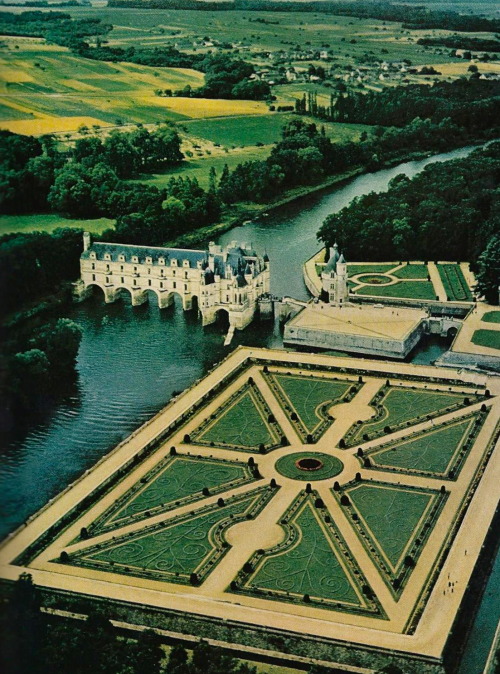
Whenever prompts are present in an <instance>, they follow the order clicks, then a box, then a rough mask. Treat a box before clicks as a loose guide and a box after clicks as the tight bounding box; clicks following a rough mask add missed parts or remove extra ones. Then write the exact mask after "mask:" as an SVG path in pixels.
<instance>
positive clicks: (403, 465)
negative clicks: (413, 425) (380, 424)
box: [366, 412, 487, 480]
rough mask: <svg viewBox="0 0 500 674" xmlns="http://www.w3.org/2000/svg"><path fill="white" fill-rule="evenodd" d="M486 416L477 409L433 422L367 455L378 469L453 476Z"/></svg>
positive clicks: (450, 477)
mask: <svg viewBox="0 0 500 674" xmlns="http://www.w3.org/2000/svg"><path fill="white" fill-rule="evenodd" d="M486 416H487V413H486V412H477V413H476V414H473V415H471V416H468V417H466V418H465V419H459V420H458V421H457V420H454V421H451V422H447V423H443V424H440V425H435V427H434V428H431V429H430V430H425V431H421V432H420V433H416V434H415V437H414V438H413V439H410V440H402V441H401V440H400V441H393V442H389V443H385V444H384V445H382V446H379V447H377V448H376V449H373V450H371V451H368V452H366V455H367V456H369V457H370V463H371V465H372V467H373V468H375V469H377V470H380V469H382V470H394V471H399V472H407V473H412V474H415V475H429V476H432V477H436V478H442V479H448V480H455V479H456V478H457V477H458V475H459V473H460V470H461V468H462V466H463V463H464V461H465V459H466V458H467V454H468V449H469V448H470V447H471V446H472V444H473V442H474V440H475V438H476V437H477V434H478V433H479V431H480V430H481V428H482V426H483V423H484V420H485V419H486Z"/></svg>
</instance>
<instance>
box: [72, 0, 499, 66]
mask: <svg viewBox="0 0 500 674" xmlns="http://www.w3.org/2000/svg"><path fill="white" fill-rule="evenodd" d="M66 11H68V12H70V13H71V14H72V15H73V16H74V17H88V16H98V17H100V18H102V20H103V21H105V22H109V23H111V24H113V25H114V26H115V28H114V30H113V31H112V32H111V33H110V35H109V42H110V44H111V45H113V46H122V47H130V46H137V45H139V44H140V45H144V46H151V47H154V46H165V45H177V46H178V48H179V49H181V50H183V51H196V52H201V53H203V52H206V51H209V49H210V48H209V47H204V46H203V44H202V42H203V38H204V37H209V38H210V39H212V40H214V39H215V40H219V41H221V42H230V43H233V44H235V45H237V48H238V49H239V50H240V53H242V54H243V55H244V56H245V57H248V56H250V57H251V58H252V60H255V61H256V62H260V63H261V64H262V65H265V63H266V61H265V58H264V57H263V56H262V52H265V51H276V50H280V49H287V47H288V46H289V45H292V46H293V45H296V44H301V45H306V46H309V45H310V46H311V48H313V49H314V48H316V49H320V48H321V47H322V45H324V44H329V45H330V47H331V49H332V50H333V51H334V52H335V55H336V62H337V63H338V64H339V65H345V64H347V63H356V62H358V61H359V59H360V57H361V56H363V55H364V54H365V53H366V52H368V53H370V52H373V54H374V55H375V56H376V57H379V58H382V59H383V58H385V59H386V60H388V61H391V60H402V59H404V58H408V59H410V60H411V61H412V63H413V64H415V65H427V64H434V63H447V62H450V63H451V62H454V61H456V60H454V59H451V58H448V52H449V50H446V49H443V50H441V49H424V48H423V47H422V46H420V45H417V44H416V43H417V40H418V39H419V38H420V37H423V36H426V35H429V34H432V33H434V32H437V31H429V30H412V31H409V30H405V29H403V28H402V26H401V24H400V23H395V22H385V23H384V22H383V21H378V20H375V19H357V18H351V17H344V16H328V15H326V14H314V13H305V14H304V13H299V12H297V13H287V12H272V13H268V12H266V13H265V19H266V20H267V21H269V23H260V22H256V21H255V18H261V15H260V14H259V13H258V12H252V13H251V12H220V13H219V12H215V13H211V12H207V13H205V12H197V11H169V10H155V11H143V10H140V9H120V8H107V7H102V8H87V7H85V8H83V7H78V8H67V10H66ZM439 34H443V35H447V34H451V33H450V32H449V31H439ZM486 35H488V34H485V36H486ZM194 42H197V44H196V46H194V44H193V43H194ZM294 65H296V66H297V67H298V68H301V67H304V63H303V62H300V61H298V62H296V63H294ZM305 67H306V68H307V65H306V66H305ZM422 79H423V78H422Z"/></svg>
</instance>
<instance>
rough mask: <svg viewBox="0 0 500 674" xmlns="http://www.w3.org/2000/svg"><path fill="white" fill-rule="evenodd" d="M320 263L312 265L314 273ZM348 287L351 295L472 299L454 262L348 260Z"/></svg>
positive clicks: (420, 298)
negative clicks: (314, 268)
mask: <svg viewBox="0 0 500 674" xmlns="http://www.w3.org/2000/svg"><path fill="white" fill-rule="evenodd" d="M323 266H324V265H322V264H317V265H316V271H317V273H318V276H321V272H322V270H323ZM431 266H432V267H433V268H434V269H435V272H436V271H437V274H438V276H439V279H440V280H441V283H442V287H443V289H444V293H445V297H442V296H440V293H441V295H442V290H440V288H439V287H438V284H437V283H435V282H434V281H433V278H432V273H435V272H432V273H431ZM347 273H348V276H349V288H350V291H351V292H352V293H353V294H355V295H361V296H368V297H381V298H383V297H387V298H394V299H397V298H400V299H413V300H436V299H443V300H447V301H452V302H472V301H473V296H472V292H471V289H470V288H469V285H468V283H467V280H466V279H465V276H464V274H463V272H462V269H461V267H460V264H459V263H457V262H446V263H434V262H433V263H428V262H399V263H394V262H375V263H374V262H367V263H360V262H354V263H348V264H347Z"/></svg>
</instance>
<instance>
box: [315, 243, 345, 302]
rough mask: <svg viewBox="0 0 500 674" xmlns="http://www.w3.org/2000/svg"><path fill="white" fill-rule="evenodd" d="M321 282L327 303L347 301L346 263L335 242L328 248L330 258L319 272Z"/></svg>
mask: <svg viewBox="0 0 500 674" xmlns="http://www.w3.org/2000/svg"><path fill="white" fill-rule="evenodd" d="M321 282H322V287H323V294H324V296H325V299H326V297H328V302H329V304H331V305H333V306H341V305H342V304H346V303H347V302H348V301H349V287H348V285H347V264H346V261H345V259H344V256H343V254H342V253H339V248H338V246H337V244H336V243H335V244H334V245H333V247H332V248H330V259H329V260H328V262H327V264H326V265H325V267H324V268H323V271H322V272H321Z"/></svg>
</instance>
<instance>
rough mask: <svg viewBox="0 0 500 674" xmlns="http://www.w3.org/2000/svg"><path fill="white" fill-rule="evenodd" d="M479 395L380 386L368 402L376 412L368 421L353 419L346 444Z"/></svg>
mask: <svg viewBox="0 0 500 674" xmlns="http://www.w3.org/2000/svg"><path fill="white" fill-rule="evenodd" d="M478 400H479V396H477V395H475V394H472V395H470V396H464V395H463V394H461V393H456V392H452V391H441V390H435V389H433V390H429V389H427V388H425V389H424V388H415V387H413V388H409V387H399V386H398V387H394V386H391V385H387V383H386V385H385V386H383V387H382V388H381V389H380V390H379V391H378V392H377V393H376V395H375V396H374V398H373V399H372V401H371V402H370V405H371V406H372V407H373V408H374V409H375V412H376V413H375V416H374V417H373V418H372V419H370V420H369V421H361V422H359V421H358V422H356V423H355V424H353V426H351V428H350V429H349V430H348V432H347V433H346V435H345V437H344V443H343V444H345V446H348V447H352V446H353V445H356V444H360V443H362V442H367V441H368V440H370V439H373V438H377V437H380V436H381V435H387V434H388V433H391V432H393V431H395V430H397V429H400V428H405V427H407V426H411V425H414V424H417V423H420V422H424V421H426V420H428V419H431V418H433V417H436V416H440V415H443V414H446V413H447V412H452V411H453V410H456V409H460V408H461V407H467V406H468V405H471V404H473V403H475V402H478Z"/></svg>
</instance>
